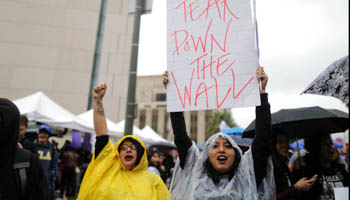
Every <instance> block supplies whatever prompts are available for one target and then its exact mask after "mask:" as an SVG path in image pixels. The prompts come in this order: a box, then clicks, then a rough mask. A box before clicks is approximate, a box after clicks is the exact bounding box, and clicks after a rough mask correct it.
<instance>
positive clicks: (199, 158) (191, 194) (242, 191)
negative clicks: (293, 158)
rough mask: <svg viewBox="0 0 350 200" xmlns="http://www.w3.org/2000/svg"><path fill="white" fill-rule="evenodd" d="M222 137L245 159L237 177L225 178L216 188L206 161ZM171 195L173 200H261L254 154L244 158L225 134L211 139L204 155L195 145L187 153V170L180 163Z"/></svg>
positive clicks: (177, 166)
mask: <svg viewBox="0 0 350 200" xmlns="http://www.w3.org/2000/svg"><path fill="white" fill-rule="evenodd" d="M218 137H223V138H224V139H226V140H227V141H228V142H230V143H231V145H232V146H233V147H234V148H235V149H236V152H238V153H239V156H241V157H242V159H241V161H240V162H239V164H238V166H237V168H236V169H235V175H234V177H232V178H231V179H229V178H228V176H226V177H225V176H223V177H221V178H220V181H219V182H218V183H217V184H215V183H214V182H213V180H212V179H211V177H209V176H208V175H207V171H206V170H207V169H206V167H205V161H206V160H207V159H208V156H209V151H210V149H211V148H212V147H213V145H214V144H215V141H216V139H217V138H218ZM170 192H171V194H172V198H173V199H179V200H180V199H203V200H206V199H207V200H209V199H249V200H255V199H257V196H258V193H257V188H256V183H255V175H254V165H253V159H252V154H251V151H250V150H249V151H248V152H246V153H245V154H244V155H242V151H241V150H240V148H239V147H238V145H237V144H236V142H235V141H234V140H233V139H232V138H231V137H230V136H228V135H226V134H224V133H216V134H214V135H213V136H211V137H210V138H209V139H208V140H207V142H206V143H205V145H204V148H203V152H202V153H200V152H199V151H198V149H197V148H196V146H195V144H192V146H191V147H190V149H189V150H188V152H187V156H186V162H185V166H184V168H183V169H182V168H181V167H180V162H179V160H178V161H177V163H176V166H175V170H174V174H173V179H172V183H171V186H170Z"/></svg>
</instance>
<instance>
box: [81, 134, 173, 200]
mask: <svg viewBox="0 0 350 200" xmlns="http://www.w3.org/2000/svg"><path fill="white" fill-rule="evenodd" d="M126 138H132V139H134V140H136V141H138V142H139V143H140V144H141V146H142V147H143V148H144V153H143V155H142V158H141V160H140V163H139V164H138V165H137V166H136V167H135V168H134V169H132V170H131V171H128V170H126V169H124V166H123V165H122V163H121V161H120V158H119V152H118V147H119V145H121V144H122V142H123V141H124V140H125V139H126ZM147 167H148V161H147V153H146V147H145V145H144V144H143V142H142V141H141V140H140V139H139V138H138V137H136V136H133V135H130V136H125V137H123V138H122V139H121V140H120V141H119V142H118V143H117V144H116V145H115V146H113V144H112V142H111V141H110V140H109V141H108V143H107V144H106V146H105V147H104V148H103V150H102V151H101V152H100V153H99V154H98V156H97V158H96V159H95V154H94V155H93V157H92V159H91V163H90V164H89V167H88V169H87V171H86V173H85V175H84V179H83V182H82V184H81V187H80V191H79V196H78V200H86V199H91V200H99V199H101V200H109V199H111V200H112V199H123V200H140V199H147V200H153V199H154V200H156V199H158V200H161V199H168V189H167V187H166V186H165V184H164V183H163V181H162V179H161V178H160V177H159V176H158V175H156V174H155V173H152V172H149V171H147Z"/></svg>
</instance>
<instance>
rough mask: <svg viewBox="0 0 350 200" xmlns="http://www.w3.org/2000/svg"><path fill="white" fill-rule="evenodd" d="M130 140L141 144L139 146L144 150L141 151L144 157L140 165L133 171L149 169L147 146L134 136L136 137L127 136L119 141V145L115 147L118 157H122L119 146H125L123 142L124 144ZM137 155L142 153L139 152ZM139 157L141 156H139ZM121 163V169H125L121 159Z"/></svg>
mask: <svg viewBox="0 0 350 200" xmlns="http://www.w3.org/2000/svg"><path fill="white" fill-rule="evenodd" d="M128 139H129V140H130V139H131V140H132V141H135V142H137V143H138V144H139V145H138V146H140V147H141V148H142V149H143V151H141V152H142V156H141V160H140V162H139V163H138V164H137V166H135V167H134V168H133V169H132V170H131V171H138V170H146V169H147V167H148V160H147V153H146V146H145V144H144V143H143V142H142V141H141V140H140V138H138V137H137V136H134V135H127V136H124V137H123V138H122V139H121V140H119V141H118V142H117V144H116V145H115V149H116V156H118V157H119V156H120V155H119V151H118V149H119V146H120V145H121V144H123V142H124V141H125V140H128ZM137 153H140V151H139V150H138V152H137ZM137 157H139V155H137ZM119 162H120V165H121V167H122V168H123V169H125V167H124V165H123V164H122V163H121V161H120V159H119Z"/></svg>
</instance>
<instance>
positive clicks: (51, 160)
mask: <svg viewBox="0 0 350 200" xmlns="http://www.w3.org/2000/svg"><path fill="white" fill-rule="evenodd" d="M50 134H51V127H50V126H49V125H47V124H42V125H40V127H39V133H38V139H37V141H36V142H35V143H36V144H37V149H38V155H39V159H40V161H41V164H42V165H43V167H44V170H45V173H46V176H47V178H48V183H49V187H50V196H51V199H55V198H56V192H55V180H56V178H57V177H58V155H57V154H58V153H57V152H56V151H55V149H54V148H53V146H52V144H51V143H50V142H49V136H50Z"/></svg>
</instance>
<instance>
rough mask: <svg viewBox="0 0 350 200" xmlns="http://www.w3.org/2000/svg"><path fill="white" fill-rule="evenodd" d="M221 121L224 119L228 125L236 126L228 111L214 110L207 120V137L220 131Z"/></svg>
mask: <svg viewBox="0 0 350 200" xmlns="http://www.w3.org/2000/svg"><path fill="white" fill-rule="evenodd" d="M221 121H225V122H226V124H227V125H228V126H229V127H235V126H237V125H236V123H235V122H234V120H233V119H232V116H231V112H230V111H228V110H224V112H214V114H213V116H212V117H211V118H210V120H209V122H207V133H208V134H207V138H208V137H210V136H211V135H213V134H215V133H217V132H219V131H220V123H221Z"/></svg>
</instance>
